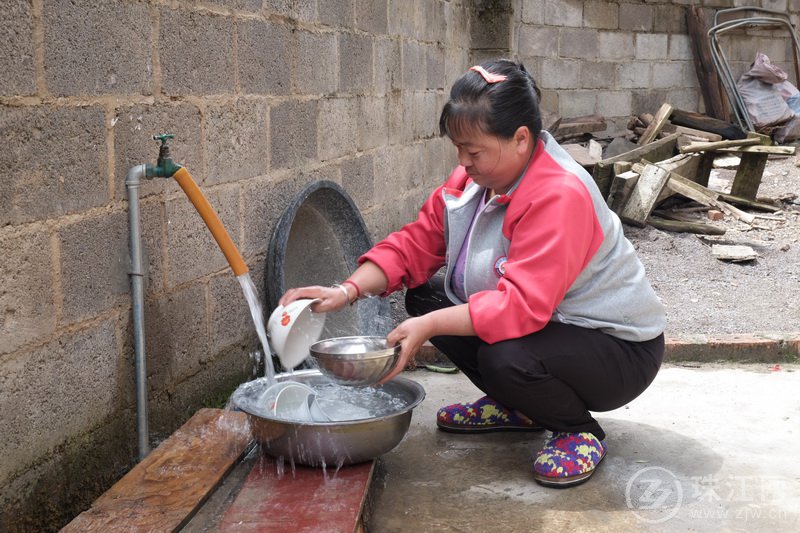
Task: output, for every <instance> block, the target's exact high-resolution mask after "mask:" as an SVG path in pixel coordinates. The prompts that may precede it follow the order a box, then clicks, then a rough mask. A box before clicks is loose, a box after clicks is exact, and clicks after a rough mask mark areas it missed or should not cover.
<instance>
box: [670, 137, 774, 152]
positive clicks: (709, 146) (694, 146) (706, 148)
mask: <svg viewBox="0 0 800 533" xmlns="http://www.w3.org/2000/svg"><path fill="white" fill-rule="evenodd" d="M755 144H761V139H735V140H728V141H716V142H710V143H691V144H689V145H686V146H684V147H683V148H681V149H680V152H681V153H682V154H689V153H692V152H712V151H714V150H719V149H721V148H739V147H742V146H753V145H755Z"/></svg>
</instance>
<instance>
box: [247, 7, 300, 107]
mask: <svg viewBox="0 0 800 533" xmlns="http://www.w3.org/2000/svg"><path fill="white" fill-rule="evenodd" d="M236 29H237V59H238V66H239V86H240V87H241V90H242V92H245V93H252V94H270V95H280V94H287V93H288V92H289V84H290V76H289V72H290V57H291V49H290V48H289V44H290V43H291V32H290V30H289V28H288V27H286V26H284V25H283V24H275V23H272V22H263V21H261V20H240V21H237V23H236Z"/></svg>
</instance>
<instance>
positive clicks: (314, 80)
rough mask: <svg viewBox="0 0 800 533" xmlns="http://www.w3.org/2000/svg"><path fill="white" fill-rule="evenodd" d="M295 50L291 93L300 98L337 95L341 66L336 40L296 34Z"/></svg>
mask: <svg viewBox="0 0 800 533" xmlns="http://www.w3.org/2000/svg"><path fill="white" fill-rule="evenodd" d="M292 46H293V51H294V55H293V57H292V91H293V92H295V93H299V94H328V93H333V92H335V91H336V89H337V72H336V68H337V66H338V64H339V63H338V57H337V44H336V36H335V35H334V34H331V33H325V34H317V33H311V32H307V31H296V32H295V33H294V40H293V41H292ZM351 74H352V73H351Z"/></svg>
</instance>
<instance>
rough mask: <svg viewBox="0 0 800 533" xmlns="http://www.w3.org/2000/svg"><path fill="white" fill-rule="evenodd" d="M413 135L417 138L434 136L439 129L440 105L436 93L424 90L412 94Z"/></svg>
mask: <svg viewBox="0 0 800 533" xmlns="http://www.w3.org/2000/svg"><path fill="white" fill-rule="evenodd" d="M411 102H412V104H411V105H412V109H413V112H412V115H411V116H412V121H413V124H414V129H413V135H414V138H415V139H419V138H426V137H433V136H434V135H436V134H437V132H438V130H439V112H440V109H439V106H438V101H437V98H436V93H432V92H424V93H414V94H412V95H411Z"/></svg>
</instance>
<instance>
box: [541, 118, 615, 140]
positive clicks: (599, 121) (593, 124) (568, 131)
mask: <svg viewBox="0 0 800 533" xmlns="http://www.w3.org/2000/svg"><path fill="white" fill-rule="evenodd" d="M605 129H606V119H605V117H601V116H600V115H584V116H582V117H575V118H562V119H561V123H560V124H559V125H558V129H556V132H555V133H554V136H556V137H564V136H567V135H575V134H578V133H591V132H594V131H603V130H605Z"/></svg>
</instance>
